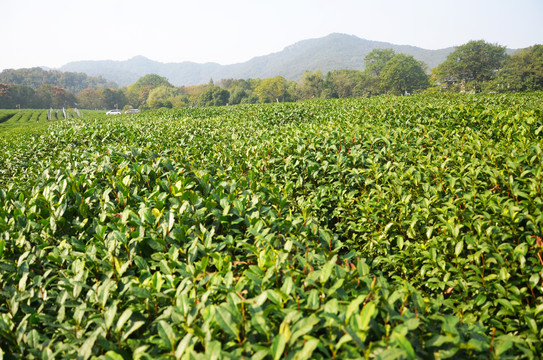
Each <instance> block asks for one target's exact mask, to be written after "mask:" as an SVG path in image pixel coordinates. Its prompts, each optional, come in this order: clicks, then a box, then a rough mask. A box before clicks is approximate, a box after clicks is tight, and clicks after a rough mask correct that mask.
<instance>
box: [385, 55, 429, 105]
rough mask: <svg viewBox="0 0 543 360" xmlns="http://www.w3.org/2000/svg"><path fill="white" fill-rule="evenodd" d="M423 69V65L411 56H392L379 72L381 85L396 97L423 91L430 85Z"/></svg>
mask: <svg viewBox="0 0 543 360" xmlns="http://www.w3.org/2000/svg"><path fill="white" fill-rule="evenodd" d="M424 67H425V66H424V63H421V62H419V61H417V60H415V58H414V57H413V56H411V55H405V54H397V55H394V56H393V57H392V58H391V59H390V60H389V61H387V63H386V64H385V66H384V67H383V69H382V70H381V83H382V85H383V87H384V88H385V89H386V90H387V91H388V92H391V93H393V94H396V95H404V94H405V93H412V92H414V91H417V90H423V89H425V88H427V87H428V86H429V85H430V82H429V81H428V75H426V73H425V72H424Z"/></svg>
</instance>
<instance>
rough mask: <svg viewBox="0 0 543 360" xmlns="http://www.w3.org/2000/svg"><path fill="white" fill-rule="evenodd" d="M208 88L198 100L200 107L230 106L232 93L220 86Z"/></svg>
mask: <svg viewBox="0 0 543 360" xmlns="http://www.w3.org/2000/svg"><path fill="white" fill-rule="evenodd" d="M208 86H209V87H208V89H207V90H205V91H204V92H203V93H202V94H201V95H200V97H199V98H198V105H200V106H223V105H226V104H228V99H229V98H230V92H228V90H225V89H223V88H221V87H220V86H214V85H208Z"/></svg>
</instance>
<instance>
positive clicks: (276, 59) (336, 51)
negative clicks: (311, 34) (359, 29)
mask: <svg viewBox="0 0 543 360" xmlns="http://www.w3.org/2000/svg"><path fill="white" fill-rule="evenodd" d="M374 49H393V50H394V51H395V52H396V53H404V54H408V55H412V56H413V57H414V58H415V59H417V60H421V61H423V62H425V63H426V64H427V65H428V68H429V69H432V68H434V67H436V66H437V65H439V64H440V63H441V62H443V61H445V59H446V58H447V55H449V54H450V53H451V52H452V51H453V50H454V48H453V47H450V48H446V49H440V50H427V49H422V48H419V47H416V46H409V45H395V44H390V43H386V42H379V41H371V40H366V39H361V38H359V37H356V36H354V35H346V34H337V33H335V34H330V35H328V36H325V37H322V38H317V39H309V40H303V41H300V42H297V43H295V44H293V45H290V46H287V47H286V48H284V49H283V50H282V51H279V52H276V53H272V54H269V55H265V56H258V57H255V58H253V59H251V60H249V61H246V62H244V63H238V64H232V65H220V64H217V63H205V64H197V63H194V62H181V63H161V62H157V61H153V60H150V59H147V58H146V57H143V56H136V57H134V58H132V59H129V60H126V61H111V60H102V61H76V62H71V63H68V64H66V65H64V66H62V67H61V68H60V69H59V70H61V71H71V72H84V73H86V74H88V75H93V76H102V77H104V78H105V79H107V80H109V81H114V82H116V83H117V84H119V85H120V86H125V85H130V84H132V83H134V82H136V80H138V79H139V78H140V77H142V76H144V75H147V74H157V75H160V76H164V77H166V78H167V79H168V80H169V81H170V82H171V83H172V84H174V85H176V86H181V85H196V84H204V83H207V82H209V79H210V78H213V79H215V80H220V79H227V78H234V79H247V78H268V77H273V76H277V75H281V76H284V77H285V78H286V79H288V80H297V79H299V78H300V77H301V76H302V75H303V73H304V71H305V70H311V71H315V70H320V71H322V73H323V74H326V73H327V72H328V71H331V70H337V69H359V70H362V69H364V57H365V56H366V55H367V54H369V53H370V52H371V51H372V50H374Z"/></svg>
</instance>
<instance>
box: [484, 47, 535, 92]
mask: <svg viewBox="0 0 543 360" xmlns="http://www.w3.org/2000/svg"><path fill="white" fill-rule="evenodd" d="M492 87H493V88H494V89H495V90H497V91H538V90H543V45H534V46H532V47H529V48H527V49H524V50H521V51H519V52H518V53H516V54H514V55H511V57H509V58H508V59H507V61H506V62H505V65H504V67H503V69H502V70H501V71H500V72H499V73H498V76H497V78H496V80H495V82H494V84H493V86H492Z"/></svg>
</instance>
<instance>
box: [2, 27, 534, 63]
mask: <svg viewBox="0 0 543 360" xmlns="http://www.w3.org/2000/svg"><path fill="white" fill-rule="evenodd" d="M332 35H345V36H354V37H357V38H358V39H361V40H365V41H369V42H379V43H385V44H389V45H392V46H411V47H415V48H419V49H422V50H431V51H438V50H446V49H452V48H455V47H458V46H460V45H462V44H458V45H453V46H446V47H443V48H439V49H427V48H422V47H419V46H416V45H411V44H394V43H391V42H388V41H381V40H371V39H366V38H361V37H359V36H356V35H353V34H345V33H338V32H333V33H330V34H328V35H325V36H322V37H318V38H308V39H301V40H298V41H296V42H294V43H292V44H290V45H286V46H285V47H284V48H282V49H280V50H278V51H275V52H271V53H267V54H260V55H254V56H253V57H251V58H249V59H247V60H245V61H242V62H239V63H232V64H222V63H218V62H214V61H208V62H195V61H191V60H184V61H180V62H175V61H171V62H170V61H168V62H166V61H160V60H156V59H153V58H151V57H150V56H147V55H144V54H136V55H132V56H130V57H128V58H125V59H107V58H104V59H94V60H89V59H79V60H73V61H70V62H67V63H65V64H62V65H61V66H59V67H49V66H40V65H38V66H31V67H27V68H33V67H34V68H35V67H38V68H42V69H44V70H55V71H63V70H60V69H61V68H62V67H64V66H66V65H68V64H71V63H78V62H126V61H130V60H134V59H137V58H143V59H145V60H149V61H151V62H155V63H160V64H181V63H193V64H197V65H204V64H217V65H221V66H228V65H236V64H243V63H245V62H248V61H251V60H253V59H255V58H258V57H264V56H268V55H272V54H275V53H279V52H282V51H284V50H286V49H288V48H289V47H291V46H294V45H296V44H298V43H300V42H304V41H308V40H318V39H323V38H326V37H329V36H332ZM472 40H483V41H486V40H485V39H472ZM470 41H471V40H470ZM486 42H488V41H486ZM497 45H500V46H504V45H501V44H497ZM533 45H537V44H532V45H529V46H527V47H525V48H529V47H531V46H533ZM525 48H510V47H506V49H507V50H512V51H517V50H522V49H525ZM20 69H26V68H9V69H1V70H0V72H2V71H4V70H20ZM68 72H69V71H68Z"/></svg>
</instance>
